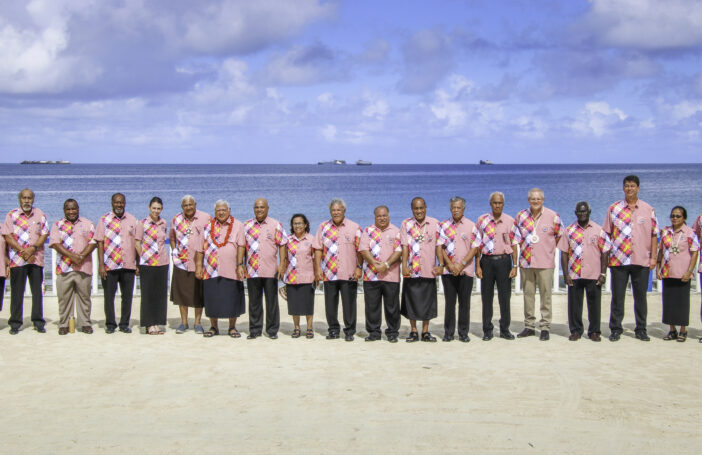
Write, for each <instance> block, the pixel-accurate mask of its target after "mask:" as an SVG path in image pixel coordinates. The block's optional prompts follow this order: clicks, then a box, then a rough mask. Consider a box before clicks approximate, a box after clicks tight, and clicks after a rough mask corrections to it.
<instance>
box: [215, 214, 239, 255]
mask: <svg viewBox="0 0 702 455" xmlns="http://www.w3.org/2000/svg"><path fill="white" fill-rule="evenodd" d="M215 221H217V219H216V218H212V221H211V223H212V225H211V226H210V238H211V239H212V242H213V243H214V244H215V245H217V248H222V247H223V246H224V245H226V244H227V242H228V241H229V236H230V235H231V234H232V227H233V226H234V217H233V216H231V215H229V220H228V221H229V227H228V228H227V235H225V236H224V242H222V243H219V242H217V239H216V238H215V233H214V232H215Z"/></svg>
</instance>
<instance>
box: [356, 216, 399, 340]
mask: <svg viewBox="0 0 702 455" xmlns="http://www.w3.org/2000/svg"><path fill="white" fill-rule="evenodd" d="M373 216H374V217H375V223H374V224H372V225H370V226H368V227H367V228H365V229H364V230H363V234H362V235H361V246H360V247H359V250H360V251H361V255H362V256H363V259H365V262H364V263H363V294H364V300H365V302H366V331H367V332H368V337H366V341H376V340H380V321H381V316H382V308H383V306H381V304H384V307H385V322H386V324H387V326H388V328H387V329H386V330H385V336H387V337H388V341H389V342H391V343H397V336H398V334H399V330H400V264H399V260H400V256H401V255H402V247H401V246H400V230H399V229H398V228H397V226H395V225H394V224H391V223H390V212H389V209H388V208H387V207H386V206H384V205H380V206H378V207H376V208H375V210H374V211H373Z"/></svg>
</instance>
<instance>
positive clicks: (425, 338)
mask: <svg viewBox="0 0 702 455" xmlns="http://www.w3.org/2000/svg"><path fill="white" fill-rule="evenodd" d="M422 341H427V342H429V343H434V342H436V337H435V336H432V334H431V333H429V332H423V333H422Z"/></svg>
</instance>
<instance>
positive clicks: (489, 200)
mask: <svg viewBox="0 0 702 455" xmlns="http://www.w3.org/2000/svg"><path fill="white" fill-rule="evenodd" d="M495 196H501V197H502V201H503V202H504V200H505V193H503V192H502V191H493V192H492V193H490V199H488V202H492V198H494V197H495Z"/></svg>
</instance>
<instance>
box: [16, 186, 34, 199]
mask: <svg viewBox="0 0 702 455" xmlns="http://www.w3.org/2000/svg"><path fill="white" fill-rule="evenodd" d="M25 191H29V192H30V193H32V199H34V191H32V190H31V189H29V188H24V189H21V190H20V192H19V193H17V199H20V198H21V197H22V193H24V192H25Z"/></svg>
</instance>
